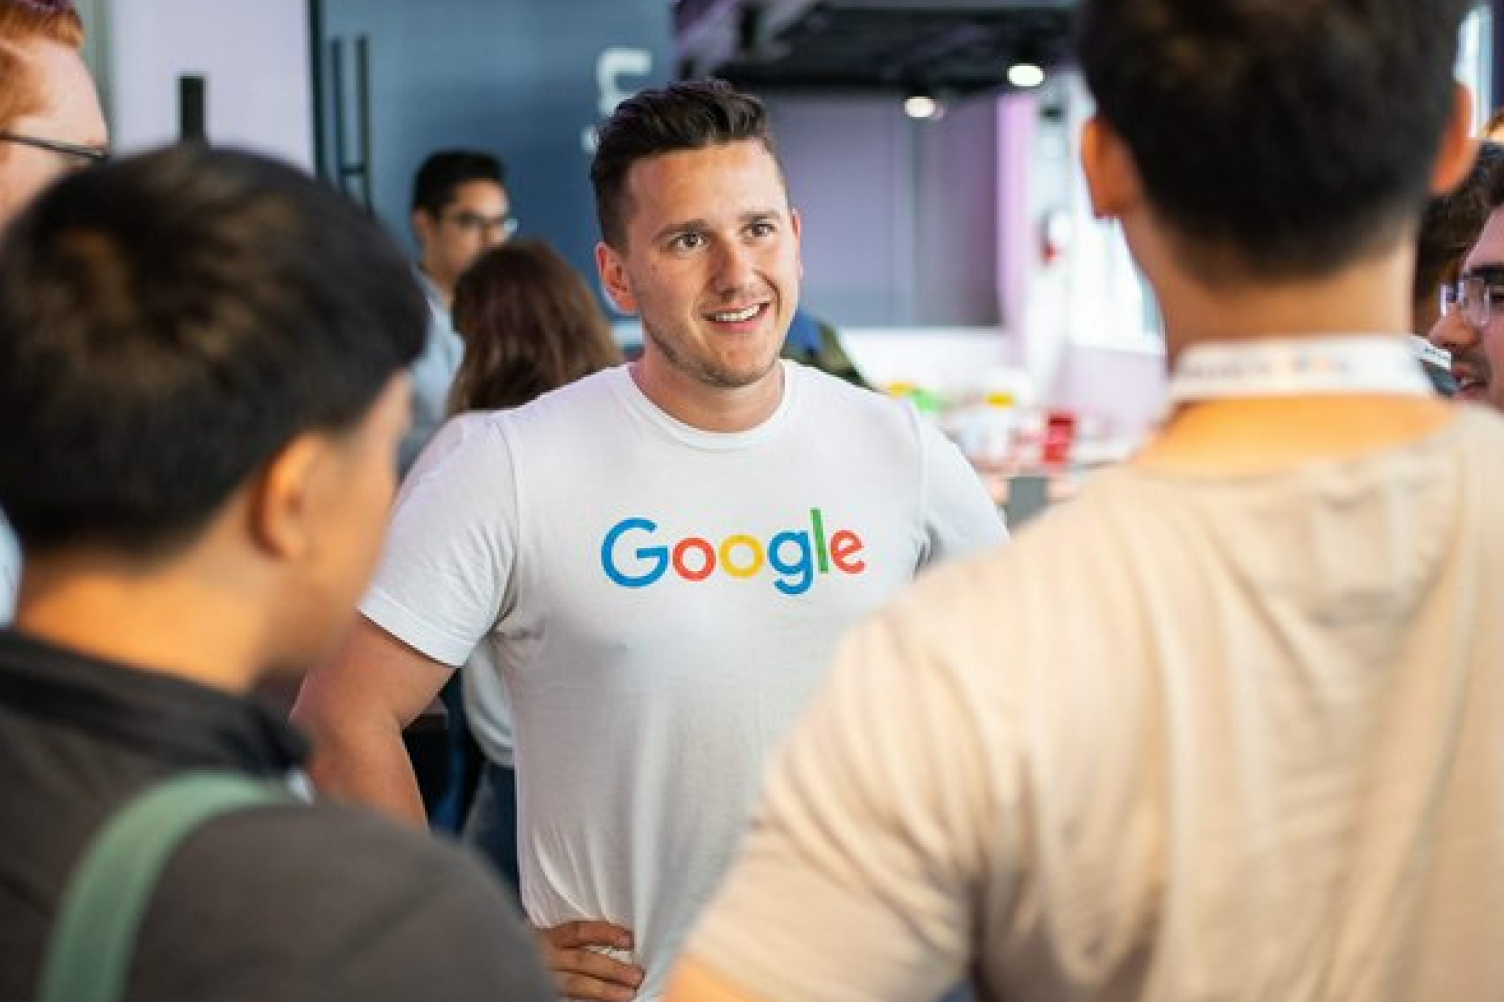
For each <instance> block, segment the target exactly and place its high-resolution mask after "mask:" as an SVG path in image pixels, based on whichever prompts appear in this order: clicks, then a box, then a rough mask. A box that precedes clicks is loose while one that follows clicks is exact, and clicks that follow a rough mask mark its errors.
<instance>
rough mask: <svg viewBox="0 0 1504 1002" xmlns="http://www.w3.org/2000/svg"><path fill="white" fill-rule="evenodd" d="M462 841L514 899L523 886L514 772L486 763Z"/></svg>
mask: <svg viewBox="0 0 1504 1002" xmlns="http://www.w3.org/2000/svg"><path fill="white" fill-rule="evenodd" d="M464 839H465V841H466V842H467V843H469V844H470V845H473V846H474V847H475V848H476V849H478V850H480V853H481V855H482V856H484V857H485V858H486V861H487V862H489V863H490V864H491V868H492V869H493V870H495V871H496V872H497V873H498V874H500V875H501V878H502V879H503V880H504V881H506V883H507V886H508V887H509V888H510V889H511V891H512V895H513V897H516V896H517V893H518V889H519V888H520V887H521V886H522V878H521V876H520V875H519V874H518V868H517V773H515V772H513V771H512V770H511V769H509V768H507V767H506V766H504V765H497V764H496V763H495V762H492V761H490V760H489V759H487V760H486V763H485V765H484V766H482V767H481V772H480V787H479V789H477V790H476V791H475V802H474V803H473V804H471V805H470V816H469V817H468V818H466V819H465V830H464Z"/></svg>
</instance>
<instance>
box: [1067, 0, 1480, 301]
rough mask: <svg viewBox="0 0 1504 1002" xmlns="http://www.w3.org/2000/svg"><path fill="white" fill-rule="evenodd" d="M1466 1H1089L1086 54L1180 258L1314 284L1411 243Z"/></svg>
mask: <svg viewBox="0 0 1504 1002" xmlns="http://www.w3.org/2000/svg"><path fill="white" fill-rule="evenodd" d="M1471 6H1472V3H1471V0H1428V2H1425V3H1418V2H1416V0H1084V2H1083V4H1082V6H1081V7H1080V9H1079V15H1080V21H1079V26H1078V27H1079V31H1078V48H1079V57H1080V63H1081V67H1082V69H1083V71H1084V73H1085V76H1086V79H1087V81H1088V83H1089V84H1090V87H1091V90H1092V93H1093V95H1094V97H1095V99H1096V102H1097V109H1098V114H1099V115H1100V116H1101V118H1102V120H1103V121H1104V122H1105V123H1106V124H1107V125H1108V126H1109V127H1110V128H1111V130H1112V131H1113V132H1115V133H1116V134H1117V135H1118V136H1120V137H1121V138H1122V139H1123V140H1124V141H1125V143H1126V145H1127V147H1128V149H1129V151H1130V153H1131V155H1132V160H1133V164H1134V167H1135V168H1136V171H1137V174H1138V177H1139V179H1140V182H1141V184H1142V185H1143V190H1144V193H1145V196H1146V198H1147V200H1148V202H1149V204H1150V205H1151V206H1152V208H1153V209H1154V211H1155V214H1156V217H1157V218H1158V219H1160V220H1161V221H1162V222H1163V223H1165V224H1167V227H1168V229H1169V232H1170V233H1171V235H1172V238H1173V240H1174V241H1175V243H1176V245H1177V250H1178V251H1180V253H1179V254H1178V258H1179V259H1180V260H1182V261H1183V262H1184V264H1185V266H1186V267H1188V268H1190V269H1192V271H1193V273H1196V274H1199V275H1200V276H1201V277H1202V278H1204V279H1212V280H1221V279H1225V278H1227V277H1228V276H1229V275H1230V274H1243V275H1247V276H1250V277H1253V278H1257V279H1285V278H1302V277H1318V276H1321V275H1325V274H1330V273H1332V272H1334V271H1336V270H1338V269H1340V268H1342V267H1343V266H1345V265H1347V264H1349V263H1351V262H1355V261H1358V260H1362V259H1363V258H1365V257H1367V256H1370V255H1372V254H1375V253H1378V252H1380V251H1381V250H1383V249H1384V248H1386V247H1387V246H1390V245H1392V244H1393V243H1394V242H1395V241H1397V240H1401V239H1404V238H1406V237H1407V236H1408V235H1409V234H1410V233H1411V232H1412V230H1411V229H1410V228H1411V227H1412V226H1413V225H1414V216H1415V214H1416V213H1417V212H1418V210H1419V207H1420V206H1421V205H1422V204H1423V202H1424V200H1425V198H1426V196H1427V194H1428V193H1429V183H1430V180H1431V174H1432V170H1433V166H1434V163H1435V158H1436V154H1437V149H1438V144H1439V141H1440V138H1441V136H1442V134H1443V130H1444V128H1445V126H1446V124H1447V122H1448V121H1449V118H1450V116H1451V114H1452V112H1453V108H1454V95H1455V91H1454V81H1453V65H1454V61H1455V58H1456V53H1457V44H1458V34H1459V30H1460V27H1461V22H1462V18H1463V16H1464V14H1465V13H1466V11H1467V10H1468V9H1469V8H1470V7H1471Z"/></svg>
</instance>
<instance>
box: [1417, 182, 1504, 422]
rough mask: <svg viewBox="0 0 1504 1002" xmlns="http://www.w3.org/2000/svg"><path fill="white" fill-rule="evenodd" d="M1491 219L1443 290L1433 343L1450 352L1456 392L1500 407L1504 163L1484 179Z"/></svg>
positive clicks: (1503, 405)
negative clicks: (1452, 281) (1458, 273)
mask: <svg viewBox="0 0 1504 1002" xmlns="http://www.w3.org/2000/svg"><path fill="white" fill-rule="evenodd" d="M1485 195H1486V198H1487V201H1488V208H1489V217H1488V222H1486V223H1484V225H1483V231H1482V232H1481V233H1479V234H1478V240H1477V242H1476V243H1474V244H1473V248H1472V250H1470V251H1468V254H1467V257H1466V259H1464V261H1463V263H1462V277H1461V278H1460V279H1459V280H1458V281H1457V283H1456V284H1455V285H1445V286H1442V289H1441V319H1439V320H1438V321H1437V322H1436V326H1435V327H1433V328H1432V329H1431V343H1432V344H1435V345H1436V346H1438V347H1440V348H1445V349H1447V350H1448V351H1449V352H1451V353H1452V377H1453V378H1454V379H1455V380H1456V381H1457V395H1458V396H1459V397H1461V398H1462V399H1464V400H1472V401H1476V402H1478V403H1484V404H1487V405H1489V406H1490V407H1493V408H1494V409H1496V410H1504V380H1500V381H1496V380H1495V379H1494V373H1495V371H1496V370H1498V369H1499V368H1500V367H1501V366H1504V357H1501V356H1504V331H1501V330H1500V327H1501V326H1504V167H1498V166H1496V167H1494V168H1493V170H1492V173H1491V175H1490V176H1489V177H1488V178H1487V180H1486V186H1485Z"/></svg>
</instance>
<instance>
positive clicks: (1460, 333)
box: [1426, 307, 1478, 351]
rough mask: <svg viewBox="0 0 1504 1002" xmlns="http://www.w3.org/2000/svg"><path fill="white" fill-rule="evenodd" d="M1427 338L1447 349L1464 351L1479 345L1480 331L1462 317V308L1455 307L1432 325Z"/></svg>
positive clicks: (1437, 345) (1439, 346)
mask: <svg viewBox="0 0 1504 1002" xmlns="http://www.w3.org/2000/svg"><path fill="white" fill-rule="evenodd" d="M1426 340H1427V341H1430V342H1431V343H1432V344H1434V345H1435V346H1436V347H1438V348H1445V349H1446V350H1447V351H1462V350H1466V349H1468V348H1472V347H1474V346H1475V345H1477V343H1478V332H1477V331H1475V330H1473V328H1472V327H1471V326H1470V325H1469V324H1468V323H1467V322H1466V321H1464V320H1463V319H1462V310H1461V309H1460V308H1457V307H1454V308H1453V309H1452V310H1451V311H1449V312H1448V313H1446V314H1443V315H1442V316H1440V317H1438V318H1437V320H1436V323H1434V324H1432V325H1431V329H1430V331H1428V332H1427V334H1426Z"/></svg>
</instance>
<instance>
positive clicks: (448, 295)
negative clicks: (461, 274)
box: [418, 261, 458, 311]
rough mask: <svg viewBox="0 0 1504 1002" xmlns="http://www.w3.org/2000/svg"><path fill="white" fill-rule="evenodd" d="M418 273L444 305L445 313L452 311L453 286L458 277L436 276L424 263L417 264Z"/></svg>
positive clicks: (426, 263)
mask: <svg viewBox="0 0 1504 1002" xmlns="http://www.w3.org/2000/svg"><path fill="white" fill-rule="evenodd" d="M418 271H420V272H422V273H423V277H424V278H426V279H428V284H429V286H430V287H432V289H433V291H434V292H436V293H437V294H438V296H439V301H440V302H441V303H443V304H444V309H445V310H446V311H447V310H452V309H454V286H455V283H456V282H457V281H458V276H454V275H450V276H444V275H441V274H438V273H436V272H435V271H434V269H433V268H432V267H430V266H429V264H428V262H426V261H419V262H418Z"/></svg>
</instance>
